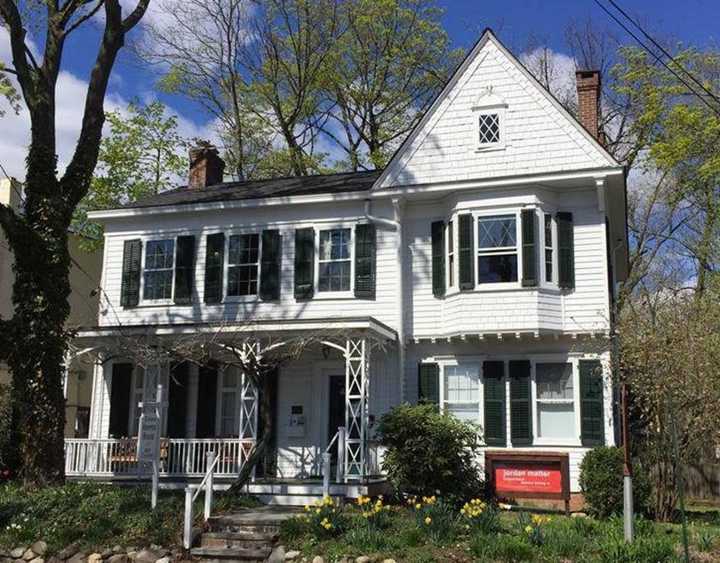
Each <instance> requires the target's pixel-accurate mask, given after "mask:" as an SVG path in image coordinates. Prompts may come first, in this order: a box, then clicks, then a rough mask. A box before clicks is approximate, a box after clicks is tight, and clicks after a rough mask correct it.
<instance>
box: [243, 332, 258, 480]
mask: <svg viewBox="0 0 720 563" xmlns="http://www.w3.org/2000/svg"><path fill="white" fill-rule="evenodd" d="M259 348H260V345H259V343H258V342H252V343H249V342H244V343H243V353H244V354H246V355H252V356H254V357H255V359H256V360H259V358H260V353H259ZM240 379H241V381H240V450H239V452H238V458H239V459H238V462H239V463H238V471H240V469H241V468H242V466H243V464H244V463H245V460H246V459H247V456H248V453H249V451H246V450H245V445H246V443H247V442H248V441H250V442H252V445H253V447H254V446H255V444H257V427H258V424H257V422H258V420H257V419H258V399H259V397H258V390H257V389H256V388H255V386H254V385H253V383H252V380H251V378H250V377H248V376H247V375H246V374H245V371H244V370H242V373H241V374H240ZM252 478H253V480H254V479H255V469H254V468H253V476H252Z"/></svg>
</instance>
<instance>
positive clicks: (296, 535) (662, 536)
mask: <svg viewBox="0 0 720 563" xmlns="http://www.w3.org/2000/svg"><path fill="white" fill-rule="evenodd" d="M378 507H379V508H380V510H377V509H378ZM318 510H319V512H318ZM333 510H334V511H335V512H332V511H333ZM636 533H637V540H636V542H635V543H634V544H632V545H627V544H625V543H624V541H623V528H622V520H621V519H619V518H615V519H611V520H609V521H596V520H593V519H591V518H568V517H565V516H560V515H539V514H535V515H531V514H528V513H522V512H521V513H518V512H508V511H503V510H500V511H497V510H493V509H492V508H489V507H485V506H484V505H481V504H479V501H477V503H476V504H474V505H472V504H471V505H469V508H468V507H466V510H465V511H464V512H463V513H460V512H459V511H458V510H456V509H452V508H450V507H448V506H445V505H443V503H442V502H441V501H433V502H431V503H428V502H424V501H423V500H420V501H419V502H417V503H410V504H408V505H404V506H386V505H384V504H382V502H381V503H378V502H377V500H376V499H372V500H370V501H369V502H366V503H365V504H364V505H362V506H349V507H346V508H344V509H338V508H337V507H334V506H331V505H329V504H327V503H326V504H325V505H322V506H311V507H309V510H307V511H306V513H305V515H304V516H303V517H300V518H296V519H293V520H291V521H289V522H287V523H286V524H284V525H283V528H282V531H281V541H282V543H283V544H284V545H285V546H286V549H288V550H290V549H297V550H300V551H301V552H302V553H303V555H305V556H307V557H308V558H309V560H311V558H312V557H313V556H314V555H322V556H324V557H325V560H326V561H336V560H339V559H341V558H342V557H347V556H350V557H357V556H359V555H370V556H375V557H376V558H378V559H379V560H382V559H383V558H392V559H395V560H396V561H398V562H401V561H407V562H418V563H419V562H430V561H512V562H515V561H548V562H549V561H552V562H556V561H568V562H570V561H572V562H575V561H577V562H595V561H599V562H613V563H620V562H628V563H630V562H632V563H642V562H647V563H658V562H665V561H682V558H681V555H682V544H681V535H680V526H679V525H674V524H657V523H654V522H651V521H648V520H644V519H638V521H637V523H636ZM690 544H691V557H692V559H693V561H719V560H720V517H718V514H717V513H716V515H715V517H714V518H712V519H710V521H708V518H707V515H705V517H704V518H701V519H698V520H697V521H694V522H692V523H691V525H690Z"/></svg>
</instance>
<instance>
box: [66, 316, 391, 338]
mask: <svg viewBox="0 0 720 563" xmlns="http://www.w3.org/2000/svg"><path fill="white" fill-rule="evenodd" d="M301 332H314V333H322V334H331V333H335V332H336V333H338V334H341V333H344V332H354V333H357V332H367V333H369V334H370V335H372V336H375V337H377V338H380V339H382V340H386V341H390V342H395V341H396V340H397V332H396V331H395V330H394V329H393V328H391V327H389V326H388V325H386V324H385V323H382V322H380V321H378V320H377V319H376V318H374V317H370V316H368V317H341V318H339V317H326V318H308V319H256V320H253V321H246V322H213V323H210V322H206V323H164V324H135V325H121V326H118V325H113V326H95V327H88V328H81V329H79V330H78V331H77V332H76V335H75V340H79V341H84V340H96V339H99V338H106V337H113V336H120V335H122V336H164V335H188V334H213V333H225V334H236V333H246V334H251V333H259V334H265V335H267V334H272V333H283V334H289V333H301Z"/></svg>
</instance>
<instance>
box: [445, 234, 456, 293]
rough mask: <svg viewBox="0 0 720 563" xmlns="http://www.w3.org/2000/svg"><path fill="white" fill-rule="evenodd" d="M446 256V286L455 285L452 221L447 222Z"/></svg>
mask: <svg viewBox="0 0 720 563" xmlns="http://www.w3.org/2000/svg"><path fill="white" fill-rule="evenodd" d="M446 238H447V256H448V267H447V272H448V274H447V275H448V287H453V286H454V285H455V236H454V233H453V222H452V221H449V222H448V224H447V237H446Z"/></svg>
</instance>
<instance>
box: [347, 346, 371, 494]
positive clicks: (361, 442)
mask: <svg viewBox="0 0 720 563" xmlns="http://www.w3.org/2000/svg"><path fill="white" fill-rule="evenodd" d="M369 356H370V346H369V343H368V340H367V338H348V339H347V341H346V343H345V428H346V431H347V435H346V438H345V460H344V461H345V480H348V479H362V478H363V477H365V475H366V473H367V459H366V458H367V455H366V454H367V427H368V405H367V402H368V396H369V383H370V380H369V373H368V366H369V363H370V362H369Z"/></svg>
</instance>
